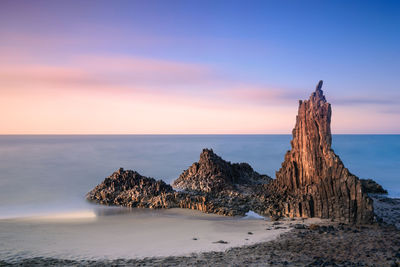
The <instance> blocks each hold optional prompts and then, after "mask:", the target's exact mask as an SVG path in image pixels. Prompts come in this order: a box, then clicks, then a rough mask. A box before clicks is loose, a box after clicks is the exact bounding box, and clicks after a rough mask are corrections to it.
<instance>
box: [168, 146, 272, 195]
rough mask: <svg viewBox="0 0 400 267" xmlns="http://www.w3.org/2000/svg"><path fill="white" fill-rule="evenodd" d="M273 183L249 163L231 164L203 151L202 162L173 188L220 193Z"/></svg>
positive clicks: (183, 176)
mask: <svg viewBox="0 0 400 267" xmlns="http://www.w3.org/2000/svg"><path fill="white" fill-rule="evenodd" d="M270 181H272V178H271V177H269V176H268V175H260V174H259V173H257V172H255V171H254V170H253V168H252V167H251V166H250V165H249V164H247V163H233V164H232V163H230V162H228V161H225V160H223V159H222V158H221V157H219V156H218V155H217V154H215V153H214V151H213V150H212V149H203V152H202V153H201V154H200V160H199V161H198V162H195V163H193V164H192V166H190V167H189V169H187V170H185V171H184V172H183V173H182V174H181V175H180V176H179V178H178V179H176V180H175V181H174V183H173V187H175V188H178V189H182V190H186V191H199V192H205V193H219V192H221V191H232V190H239V187H240V186H241V185H242V186H246V185H256V184H265V183H269V182H270Z"/></svg>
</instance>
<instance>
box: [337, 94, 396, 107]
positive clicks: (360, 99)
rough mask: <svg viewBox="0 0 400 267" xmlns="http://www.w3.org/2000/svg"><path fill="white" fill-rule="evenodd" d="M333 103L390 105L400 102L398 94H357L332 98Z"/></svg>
mask: <svg viewBox="0 0 400 267" xmlns="http://www.w3.org/2000/svg"><path fill="white" fill-rule="evenodd" d="M331 102H332V103H334V104H335V105H345V106H355V105H382V106H392V105H399V104H400V97H399V96H393V95H392V96H357V97H340V98H332V100H331Z"/></svg>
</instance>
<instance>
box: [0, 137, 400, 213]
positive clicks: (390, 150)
mask: <svg viewBox="0 0 400 267" xmlns="http://www.w3.org/2000/svg"><path fill="white" fill-rule="evenodd" d="M290 139H291V136H290V135H120V136H115V135H92V136H87V135H86V136H76V135H70V136H60V135H57V136H51V135H46V136H0V218H11V217H21V216H30V215H38V214H40V215H42V214H48V213H52V212H64V211H65V212H71V211H72V212H73V211H79V210H82V209H86V210H87V209H88V208H90V207H92V205H91V204H89V203H87V202H86V201H85V194H86V193H87V192H88V191H89V190H90V189H91V188H93V187H94V186H95V185H97V184H98V183H100V182H101V181H102V180H103V179H104V178H105V177H107V176H108V175H110V174H111V173H112V172H113V171H115V170H117V169H118V168H119V167H123V168H126V169H133V170H136V171H138V172H139V173H141V174H142V175H145V176H150V177H154V178H156V179H163V180H164V181H165V182H167V183H171V182H172V181H173V180H174V179H176V178H177V177H178V176H179V174H180V173H181V172H182V171H183V170H185V169H186V168H187V167H188V166H190V165H191V164H192V163H193V162H195V161H197V160H198V158H199V154H200V152H201V150H202V149H203V148H213V149H214V151H215V152H216V153H217V154H219V155H220V156H222V157H223V158H224V159H225V160H228V161H231V162H248V163H250V164H251V165H252V166H253V168H254V169H255V170H256V171H258V172H260V173H266V174H269V175H270V176H273V177H274V176H275V171H277V170H278V169H279V167H280V165H281V162H282V160H283V157H284V154H285V152H286V151H287V150H288V149H290V143H289V142H290ZM333 149H334V150H335V152H336V153H337V154H338V155H339V156H340V157H341V159H342V160H343V162H344V163H345V165H346V167H347V168H348V169H349V170H350V171H351V172H352V173H354V174H356V175H358V176H359V177H360V178H373V179H375V180H376V181H377V182H378V183H380V184H382V185H383V186H384V187H385V188H386V189H387V190H388V191H389V195H390V196H392V197H400V153H399V151H400V135H334V137H333Z"/></svg>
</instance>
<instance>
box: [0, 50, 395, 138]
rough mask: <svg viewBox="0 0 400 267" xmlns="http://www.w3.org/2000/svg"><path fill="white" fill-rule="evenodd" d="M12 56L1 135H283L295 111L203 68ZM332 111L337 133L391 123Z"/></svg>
mask: <svg viewBox="0 0 400 267" xmlns="http://www.w3.org/2000/svg"><path fill="white" fill-rule="evenodd" d="M8 56H10V54H9V55H8ZM17 57H18V55H15V56H14V57H12V59H13V60H8V61H7V60H4V61H2V62H1V63H0V78H1V83H0V92H1V99H0V112H1V114H3V116H1V119H0V125H1V128H0V133H1V134H265V133H267V134H268V133H270V134H275V133H285V134H288V133H290V132H291V129H292V127H293V125H294V122H295V116H296V113H297V105H298V102H297V100H296V98H295V97H291V95H292V94H295V92H292V91H290V90H288V89H282V88H271V87H266V86H263V85H260V84H251V83H245V82H238V81H232V80H230V79H229V77H226V76H225V75H222V74H220V73H222V71H219V70H217V69H214V68H213V67H212V66H208V65H201V64H189V63H183V62H176V61H168V60H155V59H146V58H135V57H115V56H114V57H110V56H101V57H99V56H90V55H85V56H77V57H75V58H70V59H69V61H68V62H64V63H62V64H59V63H37V62H18V60H15V58H17ZM314 83H315V81H310V88H308V89H305V90H304V92H306V94H305V95H304V96H303V97H302V98H303V99H306V98H308V96H309V94H310V93H311V92H312V90H313V87H314ZM325 91H326V95H327V97H328V100H329V95H330V90H329V88H325ZM297 94H298V93H297ZM295 95H296V94H295ZM333 112H334V113H333V131H334V132H336V133H349V132H350V133H359V132H376V129H379V128H380V127H384V126H385V125H386V124H387V123H390V121H391V120H392V119H393V118H391V115H390V114H388V115H387V116H385V117H382V116H379V114H374V113H371V112H369V109H368V106H365V105H363V106H348V105H337V106H334V107H333ZM371 121H373V122H374V124H373V125H372V124H371ZM378 132H379V131H378Z"/></svg>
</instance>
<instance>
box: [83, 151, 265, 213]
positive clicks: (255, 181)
mask: <svg viewBox="0 0 400 267" xmlns="http://www.w3.org/2000/svg"><path fill="white" fill-rule="evenodd" d="M270 181H272V179H271V178H270V177H269V176H267V175H260V174H258V173H257V172H255V171H254V170H253V168H252V167H251V166H250V165H248V164H247V163H234V164H231V163H230V162H227V161H225V160H223V159H221V158H220V157H219V156H218V155H216V154H215V153H214V152H213V151H212V150H209V149H204V150H203V152H202V153H201V154H200V160H199V162H196V163H194V164H193V165H192V166H191V167H189V169H188V170H186V171H184V172H183V173H182V174H181V175H180V177H179V178H178V179H177V180H176V181H175V182H174V186H176V187H177V188H179V189H182V190H183V191H179V192H178V191H175V190H173V189H172V187H171V186H170V185H167V184H165V183H164V182H163V181H161V180H160V181H156V180H155V179H153V178H148V177H145V176H141V175H140V174H139V173H137V172H135V171H130V170H127V171H125V170H123V169H122V168H121V169H119V170H118V171H116V172H114V173H113V174H112V175H110V176H109V177H107V178H106V179H105V180H104V181H103V182H102V183H101V184H99V185H98V186H96V187H95V188H94V189H93V190H92V191H90V192H89V193H88V194H87V199H88V200H90V201H94V202H97V203H100V204H106V205H121V206H126V207H142V208H187V209H195V210H200V211H202V212H206V213H216V214H220V215H227V216H234V215H244V214H245V213H246V212H248V211H249V210H250V209H253V208H255V207H258V210H261V206H262V203H261V202H260V201H258V199H255V198H253V193H254V191H255V188H256V187H257V186H259V185H260V184H266V183H268V182H270Z"/></svg>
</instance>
